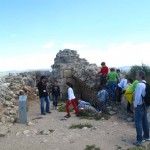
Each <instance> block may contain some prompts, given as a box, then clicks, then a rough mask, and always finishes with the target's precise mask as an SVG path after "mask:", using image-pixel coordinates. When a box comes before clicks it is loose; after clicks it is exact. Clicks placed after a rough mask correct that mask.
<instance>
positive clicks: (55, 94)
mask: <svg viewBox="0 0 150 150" xmlns="http://www.w3.org/2000/svg"><path fill="white" fill-rule="evenodd" d="M59 96H60V87H59V85H58V84H57V82H55V83H54V85H53V86H52V97H53V109H54V108H55V109H58V107H57V104H58V97H59Z"/></svg>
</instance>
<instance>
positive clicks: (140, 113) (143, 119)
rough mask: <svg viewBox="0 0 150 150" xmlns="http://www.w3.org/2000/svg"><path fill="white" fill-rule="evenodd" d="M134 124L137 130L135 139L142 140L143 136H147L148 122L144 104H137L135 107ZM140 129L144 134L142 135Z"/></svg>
mask: <svg viewBox="0 0 150 150" xmlns="http://www.w3.org/2000/svg"><path fill="white" fill-rule="evenodd" d="M134 117H135V126H136V132H137V141H140V142H141V141H142V140H143V137H144V138H149V124H148V119H147V107H146V106H145V104H142V105H138V106H137V107H136V108H135V116H134ZM142 129H143V132H144V135H142Z"/></svg>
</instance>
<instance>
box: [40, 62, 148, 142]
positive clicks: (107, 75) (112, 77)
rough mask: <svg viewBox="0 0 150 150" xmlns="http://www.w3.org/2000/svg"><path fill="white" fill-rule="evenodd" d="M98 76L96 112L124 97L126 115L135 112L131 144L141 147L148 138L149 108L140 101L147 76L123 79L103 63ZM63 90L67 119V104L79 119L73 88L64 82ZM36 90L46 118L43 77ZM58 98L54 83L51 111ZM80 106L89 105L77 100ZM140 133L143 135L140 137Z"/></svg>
mask: <svg viewBox="0 0 150 150" xmlns="http://www.w3.org/2000/svg"><path fill="white" fill-rule="evenodd" d="M101 65H102V68H101V71H100V72H98V74H100V75H101V76H100V86H99V90H98V98H99V106H98V111H99V113H100V114H101V113H102V111H103V106H105V108H106V105H107V104H108V101H109V100H112V101H116V103H121V99H122V98H121V97H122V95H123V94H124V96H125V98H126V99H127V101H128V104H127V112H128V113H132V114H133V113H134V118H135V119H134V120H135V126H136V132H137V137H136V140H135V141H134V143H133V144H134V145H140V144H142V143H144V142H145V141H150V137H149V124H148V119H147V109H148V106H147V105H146V104H145V103H144V100H143V98H144V97H145V95H146V92H145V91H146V81H145V78H146V75H145V72H143V71H141V70H139V71H138V72H137V75H136V79H137V80H135V81H134V82H133V80H132V79H130V78H128V79H126V78H125V76H124V75H121V74H120V70H119V69H117V70H116V71H115V69H114V68H111V69H110V72H109V69H108V67H107V66H106V64H105V62H102V63H101ZM65 86H66V90H67V95H68V100H67V103H66V112H67V114H66V116H65V117H66V118H69V117H71V115H70V109H69V107H70V105H72V106H73V108H74V110H75V113H76V116H78V113H79V110H78V107H77V100H76V97H75V95H74V91H73V85H72V84H71V83H70V82H67V83H66V85H65ZM37 87H38V90H39V96H40V100H41V114H42V115H46V113H51V111H50V98H49V93H48V90H47V85H46V77H45V76H42V77H41V79H40V82H39V83H38V84H37ZM59 96H60V88H59V86H58V85H57V83H55V84H54V85H53V87H52V97H53V108H54V109H57V100H58V97H59ZM44 102H46V109H44ZM78 104H79V106H83V105H90V103H89V102H86V101H83V100H81V99H79V100H78ZM132 104H133V106H134V108H135V112H133V111H132V110H131V105H132ZM142 130H143V132H144V134H143V135H142Z"/></svg>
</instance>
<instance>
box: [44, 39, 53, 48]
mask: <svg viewBox="0 0 150 150" xmlns="http://www.w3.org/2000/svg"><path fill="white" fill-rule="evenodd" d="M54 44H55V42H54V41H50V42H49V43H46V44H45V45H43V46H42V48H52V47H54Z"/></svg>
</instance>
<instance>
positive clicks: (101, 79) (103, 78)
mask: <svg viewBox="0 0 150 150" xmlns="http://www.w3.org/2000/svg"><path fill="white" fill-rule="evenodd" d="M105 84H106V75H103V74H102V75H101V77H100V85H102V86H104V85H105Z"/></svg>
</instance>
